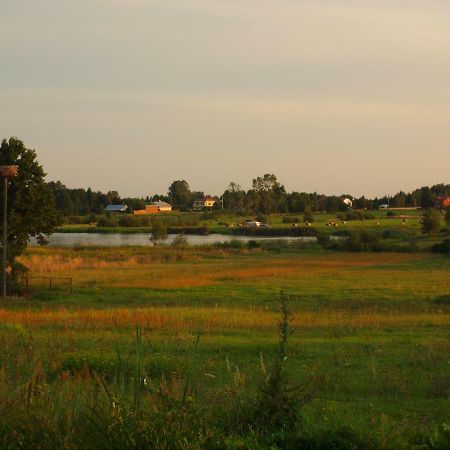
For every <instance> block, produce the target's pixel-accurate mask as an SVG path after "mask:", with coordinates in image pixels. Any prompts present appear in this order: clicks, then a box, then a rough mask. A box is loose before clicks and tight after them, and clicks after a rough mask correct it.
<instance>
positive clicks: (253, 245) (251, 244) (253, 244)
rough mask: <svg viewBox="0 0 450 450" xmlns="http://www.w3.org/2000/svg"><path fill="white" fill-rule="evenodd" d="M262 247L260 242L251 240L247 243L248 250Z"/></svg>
mask: <svg viewBox="0 0 450 450" xmlns="http://www.w3.org/2000/svg"><path fill="white" fill-rule="evenodd" d="M260 247H261V244H260V243H259V242H258V241H253V240H250V241H248V242H247V248H248V249H250V250H251V249H254V248H260Z"/></svg>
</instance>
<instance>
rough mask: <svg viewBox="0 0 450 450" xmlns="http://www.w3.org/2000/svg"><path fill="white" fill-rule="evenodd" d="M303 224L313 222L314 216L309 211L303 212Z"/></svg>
mask: <svg viewBox="0 0 450 450" xmlns="http://www.w3.org/2000/svg"><path fill="white" fill-rule="evenodd" d="M303 222H310V223H313V222H314V215H313V213H312V211H311V209H305V212H304V213H303Z"/></svg>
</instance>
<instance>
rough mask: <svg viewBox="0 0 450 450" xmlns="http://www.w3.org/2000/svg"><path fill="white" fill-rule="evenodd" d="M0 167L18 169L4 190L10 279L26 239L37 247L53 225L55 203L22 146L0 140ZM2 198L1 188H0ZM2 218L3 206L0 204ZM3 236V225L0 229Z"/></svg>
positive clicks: (33, 158)
mask: <svg viewBox="0 0 450 450" xmlns="http://www.w3.org/2000/svg"><path fill="white" fill-rule="evenodd" d="M0 165H17V166H19V173H18V176H17V177H15V178H14V179H11V181H10V182H9V183H10V186H9V187H8V236H7V242H8V255H7V263H8V265H9V266H10V268H11V273H12V275H13V276H14V275H15V273H16V272H15V271H16V270H17V268H18V265H16V264H15V258H16V257H17V256H18V255H20V254H21V253H22V252H23V251H24V250H25V248H26V247H27V243H28V239H29V237H30V236H33V237H35V238H37V241H38V243H39V244H41V245H43V244H45V243H46V242H47V239H46V238H47V237H48V236H49V235H50V233H52V232H53V231H54V229H55V227H56V225H57V218H56V209H55V201H54V197H53V194H52V191H51V190H50V188H49V187H48V185H47V184H46V182H45V175H46V174H45V172H44V169H43V168H42V166H41V165H40V164H39V163H38V161H37V160H36V152H35V151H34V150H31V149H28V148H26V147H25V146H24V144H23V142H22V141H20V140H19V139H17V138H13V137H12V138H10V139H9V140H6V139H4V140H3V141H2V143H1V145H0ZM1 191H2V195H3V186H2V188H1ZM0 203H1V204H0V216H2V217H3V202H0ZM0 229H1V233H3V225H1V228H0Z"/></svg>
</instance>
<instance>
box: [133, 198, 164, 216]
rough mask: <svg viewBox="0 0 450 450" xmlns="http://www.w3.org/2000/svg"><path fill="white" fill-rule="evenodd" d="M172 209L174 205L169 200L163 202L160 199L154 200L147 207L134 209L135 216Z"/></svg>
mask: <svg viewBox="0 0 450 450" xmlns="http://www.w3.org/2000/svg"><path fill="white" fill-rule="evenodd" d="M170 211H172V205H171V204H170V203H167V202H162V201H160V200H158V201H157V202H152V203H150V204H149V205H147V206H146V207H145V209H138V210H136V211H134V215H135V216H142V215H148V214H158V213H162V212H170Z"/></svg>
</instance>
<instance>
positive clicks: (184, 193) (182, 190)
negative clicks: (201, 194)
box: [169, 180, 192, 210]
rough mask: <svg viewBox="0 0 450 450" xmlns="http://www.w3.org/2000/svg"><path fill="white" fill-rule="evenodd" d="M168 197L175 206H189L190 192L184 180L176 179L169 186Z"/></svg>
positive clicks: (187, 207) (183, 208)
mask: <svg viewBox="0 0 450 450" xmlns="http://www.w3.org/2000/svg"><path fill="white" fill-rule="evenodd" d="M169 199H170V201H171V202H172V205H173V206H174V207H175V208H179V209H181V210H187V209H189V208H191V206H192V205H191V203H192V193H191V189H190V187H189V184H188V182H187V181H186V180H176V181H174V182H173V183H172V184H171V185H170V187H169Z"/></svg>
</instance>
